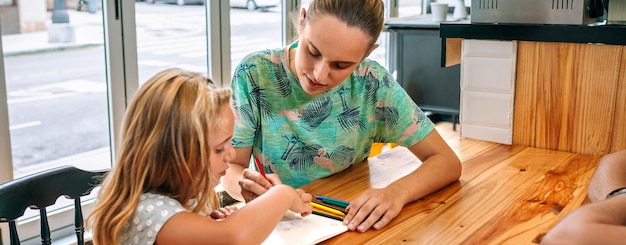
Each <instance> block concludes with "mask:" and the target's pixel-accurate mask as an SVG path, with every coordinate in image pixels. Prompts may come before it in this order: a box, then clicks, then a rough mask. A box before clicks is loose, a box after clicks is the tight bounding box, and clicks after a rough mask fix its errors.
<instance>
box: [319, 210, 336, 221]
mask: <svg viewBox="0 0 626 245" xmlns="http://www.w3.org/2000/svg"><path fill="white" fill-rule="evenodd" d="M313 214H315V215H319V216H323V217H326V218H331V219H334V220H339V221H343V218H341V217H338V216H334V215H331V214H325V213H322V212H318V211H313Z"/></svg>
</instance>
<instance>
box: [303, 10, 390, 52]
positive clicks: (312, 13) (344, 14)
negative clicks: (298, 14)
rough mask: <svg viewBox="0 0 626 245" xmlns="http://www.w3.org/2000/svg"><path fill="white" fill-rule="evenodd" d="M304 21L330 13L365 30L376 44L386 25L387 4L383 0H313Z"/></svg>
mask: <svg viewBox="0 0 626 245" xmlns="http://www.w3.org/2000/svg"><path fill="white" fill-rule="evenodd" d="M306 13H307V14H306V17H305V19H304V23H308V22H310V21H312V20H313V19H315V17H316V16H318V15H330V16H334V17H336V18H337V19H339V20H341V21H343V22H344V23H346V25H347V26H350V27H355V28H358V29H360V30H362V31H363V32H365V33H366V34H367V35H368V36H370V37H371V38H372V39H371V40H370V42H371V44H372V45H374V44H375V43H376V40H378V36H380V32H381V31H382V30H383V27H384V25H385V6H384V4H383V1H382V0H312V1H311V4H310V5H309V9H308V11H307V12H306Z"/></svg>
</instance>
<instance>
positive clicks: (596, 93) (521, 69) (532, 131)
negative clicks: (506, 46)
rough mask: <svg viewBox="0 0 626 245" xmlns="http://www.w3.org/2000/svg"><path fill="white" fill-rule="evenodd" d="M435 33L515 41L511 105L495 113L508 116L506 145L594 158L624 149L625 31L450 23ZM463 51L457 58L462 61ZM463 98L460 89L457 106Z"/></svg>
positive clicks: (453, 37) (610, 27) (621, 27)
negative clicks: (585, 155) (509, 132)
mask: <svg viewBox="0 0 626 245" xmlns="http://www.w3.org/2000/svg"><path fill="white" fill-rule="evenodd" d="M440 28H441V37H442V41H443V42H444V43H445V42H446V40H455V41H458V40H459V39H463V40H464V41H463V42H465V41H467V40H471V41H474V42H476V41H479V42H480V41H503V42H513V45H512V46H513V47H514V49H515V51H514V54H515V57H514V58H513V64H514V66H513V68H512V71H510V72H509V74H513V76H512V79H511V80H512V81H508V80H507V81H506V82H507V83H512V84H513V85H514V86H513V88H514V89H513V92H514V95H513V97H514V103H513V105H512V110H511V111H509V112H508V113H506V114H505V113H501V114H502V115H505V116H506V117H510V116H509V115H512V119H511V122H510V124H511V125H512V127H511V128H512V129H511V131H512V135H511V136H510V137H511V139H512V140H511V143H512V144H515V145H524V146H530V147H536V148H543V149H551V150H559V151H567V152H574V153H581V154H589V155H595V156H601V155H604V154H607V153H611V152H615V151H618V150H621V149H626V76H625V75H626V46H625V45H626V26H625V25H598V26H589V25H539V24H476V23H469V22H467V23H458V22H457V23H454V22H453V23H442V24H441V27H440ZM447 43H448V44H450V42H447ZM455 46H459V47H460V46H461V44H460V43H459V42H456V44H455ZM448 48H449V47H448ZM463 50H464V51H462V53H463V56H462V58H460V59H457V60H464V58H463V57H465V54H466V53H468V51H467V50H465V46H464V47H463ZM459 53H460V52H459ZM449 56H451V55H448V54H447V53H446V56H444V57H449ZM483 58H486V59H489V58H492V57H479V59H483ZM464 62H465V61H461V66H462V68H461V69H462V70H464V69H465V71H464V72H465V73H470V72H473V74H483V73H488V72H492V71H493V69H492V70H491V71H490V70H489V68H488V67H487V68H486V69H484V70H477V69H476V67H477V66H475V65H474V66H472V69H471V70H470V68H468V67H466V68H463V67H465V66H464V65H465V64H463V63H464ZM461 81H462V82H461V84H463V83H464V82H465V83H467V82H468V81H467V80H465V81H464V78H463V77H462V78H461ZM479 82H480V81H479ZM502 82H504V81H502ZM464 94H466V93H465V91H464V90H463V89H462V90H461V96H462V101H463V95H464ZM469 102H470V103H471V102H472V101H471V100H469ZM470 103H466V104H470ZM463 111H464V110H463V107H462V108H461V119H462V120H461V123H462V125H463V117H464V116H467V115H463ZM507 119H508V118H505V119H502V120H501V121H505V120H507ZM466 128H468V127H466Z"/></svg>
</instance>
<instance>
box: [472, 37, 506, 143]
mask: <svg viewBox="0 0 626 245" xmlns="http://www.w3.org/2000/svg"><path fill="white" fill-rule="evenodd" d="M462 49H463V51H462V56H461V105H460V108H461V109H460V122H461V136H462V137H466V138H473V139H480V140H486V141H492V142H498V143H503V144H511V143H512V140H513V101H514V100H513V99H514V94H515V62H516V57H517V42H515V41H491V40H490V41H486V40H464V41H463V48H462Z"/></svg>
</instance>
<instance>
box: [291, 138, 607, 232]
mask: <svg viewBox="0 0 626 245" xmlns="http://www.w3.org/2000/svg"><path fill="white" fill-rule="evenodd" d="M448 144H449V145H450V146H451V147H452V148H453V149H454V150H455V152H456V153H457V154H458V156H459V158H460V159H461V161H462V163H463V173H462V176H461V178H460V180H459V181H458V182H455V183H453V184H451V185H449V186H447V187H445V188H443V189H442V190H440V191H438V192H435V193H433V194H431V195H430V196H427V197H425V198H423V199H422V200H420V201H416V202H413V203H410V204H408V205H407V206H405V207H404V209H403V210H402V212H401V213H400V215H399V216H398V217H396V218H395V219H394V220H393V221H392V222H391V223H390V224H389V225H388V226H387V227H385V228H384V229H382V230H379V231H375V230H370V231H367V232H365V233H358V232H347V233H344V234H342V235H339V236H337V237H334V238H332V239H330V240H327V241H325V242H324V243H322V244H532V243H537V242H538V241H539V240H540V239H541V237H542V236H543V235H544V234H545V233H546V232H547V231H548V230H549V229H550V228H551V227H552V226H553V225H554V224H556V222H558V220H560V219H561V218H562V217H563V216H564V215H566V214H567V213H569V212H571V211H572V210H573V209H575V208H577V207H579V206H580V205H581V204H582V203H583V202H585V200H586V197H587V195H586V193H587V185H588V183H589V180H590V177H591V175H592V174H593V171H594V169H595V167H596V164H597V161H598V160H599V158H598V157H594V156H590V155H582V154H575V153H568V152H562V151H553V150H546V149H538V148H532V147H525V146H516V145H503V144H497V143H491V142H486V141H480V140H472V139H466V138H454V139H450V140H448ZM413 168H414V166H413ZM410 169H411V166H406V167H405V168H398V169H395V170H390V171H389V172H386V171H385V172H384V173H373V172H370V166H369V164H368V163H367V162H364V163H361V164H358V165H355V166H353V167H352V168H350V169H348V170H346V171H344V172H342V173H340V174H337V175H334V176H331V177H329V178H325V179H320V180H317V181H315V182H312V183H310V184H308V185H306V186H304V187H303V189H305V190H307V191H308V192H310V193H312V194H314V195H325V196H329V197H335V198H339V199H344V200H351V199H353V198H356V197H357V196H358V195H359V194H360V193H362V192H363V191H364V190H366V189H367V188H369V187H370V186H375V185H377V183H372V182H376V181H379V180H381V178H380V175H383V176H385V175H387V176H394V175H395V174H397V173H398V171H399V172H400V173H406V172H407V171H410ZM382 179H385V178H382Z"/></svg>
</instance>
